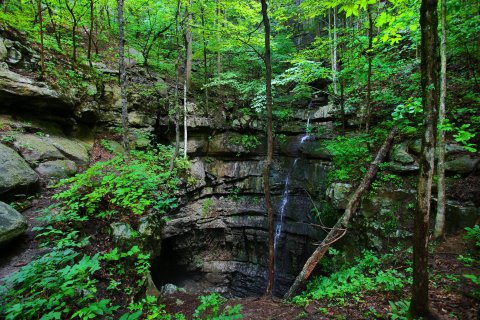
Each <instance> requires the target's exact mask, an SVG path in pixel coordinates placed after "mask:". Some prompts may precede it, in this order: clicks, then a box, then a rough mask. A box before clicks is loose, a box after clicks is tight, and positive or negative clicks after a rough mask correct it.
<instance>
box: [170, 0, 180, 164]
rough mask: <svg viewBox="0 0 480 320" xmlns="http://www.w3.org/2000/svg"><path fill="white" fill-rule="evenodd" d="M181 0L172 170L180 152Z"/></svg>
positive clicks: (178, 10)
mask: <svg viewBox="0 0 480 320" xmlns="http://www.w3.org/2000/svg"><path fill="white" fill-rule="evenodd" d="M181 5H182V3H181V0H178V1H177V12H176V14H175V40H176V44H177V61H176V63H175V68H176V76H175V95H174V97H175V150H174V152H173V156H172V161H171V162H170V171H171V170H172V169H173V167H174V165H175V159H176V158H177V157H178V154H179V152H180V105H179V103H178V87H179V84H180V62H181V61H182V48H181V46H180V41H179V39H178V37H179V35H180V24H179V22H178V18H179V16H180V8H181Z"/></svg>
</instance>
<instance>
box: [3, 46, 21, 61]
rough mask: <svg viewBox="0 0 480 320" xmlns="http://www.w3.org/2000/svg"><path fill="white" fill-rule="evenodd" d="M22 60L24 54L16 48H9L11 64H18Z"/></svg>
mask: <svg viewBox="0 0 480 320" xmlns="http://www.w3.org/2000/svg"><path fill="white" fill-rule="evenodd" d="M21 60H22V54H21V53H20V51H18V50H17V49H15V48H10V49H9V50H8V57H7V62H8V63H11V64H17V63H19V62H20V61H21Z"/></svg>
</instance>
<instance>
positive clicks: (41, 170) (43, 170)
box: [36, 160, 78, 179]
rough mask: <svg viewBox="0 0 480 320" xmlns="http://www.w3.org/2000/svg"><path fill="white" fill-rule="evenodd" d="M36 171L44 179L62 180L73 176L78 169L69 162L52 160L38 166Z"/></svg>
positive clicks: (73, 163)
mask: <svg viewBox="0 0 480 320" xmlns="http://www.w3.org/2000/svg"><path fill="white" fill-rule="evenodd" d="M36 171H37V172H38V174H40V175H41V176H44V177H48V178H56V179H63V178H68V177H70V176H73V175H74V174H75V173H77V171H78V168H77V165H76V164H75V162H73V161H71V160H54V161H47V162H44V163H42V164H40V165H39V166H38V168H37V169H36Z"/></svg>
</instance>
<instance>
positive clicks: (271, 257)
mask: <svg viewBox="0 0 480 320" xmlns="http://www.w3.org/2000/svg"><path fill="white" fill-rule="evenodd" d="M261 3H262V16H263V25H264V28H265V56H264V61H265V92H266V107H267V159H266V163H265V167H264V168H263V187H264V189H265V202H266V206H267V213H268V281H267V290H266V292H265V295H266V296H272V294H273V284H274V280H275V250H274V237H275V230H274V229H275V226H274V216H273V206H272V198H271V194H270V167H271V166H272V161H273V116H272V107H273V106H272V105H273V100H272V62H271V53H270V20H269V18H268V11H267V9H268V8H267V1H266V0H261Z"/></svg>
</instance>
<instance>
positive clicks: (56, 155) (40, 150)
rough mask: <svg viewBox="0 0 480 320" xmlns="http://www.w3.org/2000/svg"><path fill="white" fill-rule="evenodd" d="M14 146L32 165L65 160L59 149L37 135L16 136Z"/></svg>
mask: <svg viewBox="0 0 480 320" xmlns="http://www.w3.org/2000/svg"><path fill="white" fill-rule="evenodd" d="M14 146H15V149H17V150H18V151H19V152H20V154H21V155H22V157H23V158H24V159H25V160H27V162H28V163H30V164H31V165H37V164H38V163H40V162H44V161H48V160H57V159H63V158H64V157H63V155H62V153H61V152H60V151H59V150H58V149H57V148H55V147H54V146H53V145H52V144H51V143H48V142H47V141H46V140H45V139H43V137H40V136H38V135H36V134H18V135H16V136H15V142H14Z"/></svg>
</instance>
